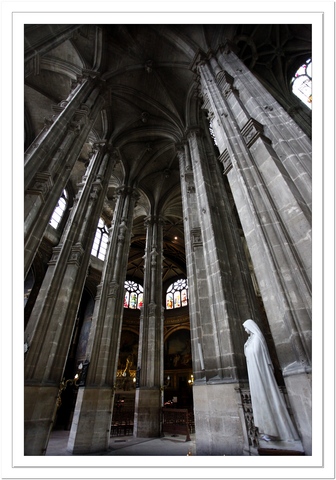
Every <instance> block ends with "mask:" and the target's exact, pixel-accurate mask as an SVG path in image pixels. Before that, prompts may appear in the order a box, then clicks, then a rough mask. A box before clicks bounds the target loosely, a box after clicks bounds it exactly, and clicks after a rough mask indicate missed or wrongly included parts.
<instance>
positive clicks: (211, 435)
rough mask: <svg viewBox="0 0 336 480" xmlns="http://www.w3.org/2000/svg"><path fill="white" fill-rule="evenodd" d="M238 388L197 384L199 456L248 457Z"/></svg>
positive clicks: (197, 449) (231, 384)
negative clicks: (245, 450)
mask: <svg viewBox="0 0 336 480" xmlns="http://www.w3.org/2000/svg"><path fill="white" fill-rule="evenodd" d="M237 386H238V384H236V383H230V384H223V383H222V384H214V385H208V384H207V385H197V386H195V385H194V387H193V397H194V416H195V432H196V455H244V451H243V450H244V436H243V427H242V423H241V418H240V414H239V401H238V396H237V392H236V390H235V388H236V387H237Z"/></svg>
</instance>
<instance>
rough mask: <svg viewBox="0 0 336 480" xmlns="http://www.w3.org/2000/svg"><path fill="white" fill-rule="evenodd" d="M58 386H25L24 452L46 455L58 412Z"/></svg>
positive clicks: (26, 453)
mask: <svg viewBox="0 0 336 480" xmlns="http://www.w3.org/2000/svg"><path fill="white" fill-rule="evenodd" d="M58 390H59V389H58V387H57V386H41V385H36V386H32V385H31V386H25V390H24V396H25V422H24V423H25V430H24V454H25V455H44V454H45V452H46V448H47V444H48V440H49V435H50V431H51V427H52V424H53V417H54V414H55V412H56V399H57V394H58Z"/></svg>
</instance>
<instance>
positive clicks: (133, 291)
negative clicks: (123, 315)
mask: <svg viewBox="0 0 336 480" xmlns="http://www.w3.org/2000/svg"><path fill="white" fill-rule="evenodd" d="M142 306H143V287H142V286H141V285H140V284H139V283H136V282H133V281H131V280H126V281H125V296H124V308H133V309H140V308H141V307H142Z"/></svg>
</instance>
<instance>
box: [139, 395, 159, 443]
mask: <svg viewBox="0 0 336 480" xmlns="http://www.w3.org/2000/svg"><path fill="white" fill-rule="evenodd" d="M161 408H162V399H161V391H160V389H159V388H158V387H157V388H138V389H137V390H136V392H135V415H134V430H133V432H134V436H136V437H143V438H158V437H160V436H161Z"/></svg>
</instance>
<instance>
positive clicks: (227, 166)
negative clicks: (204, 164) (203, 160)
mask: <svg viewBox="0 0 336 480" xmlns="http://www.w3.org/2000/svg"><path fill="white" fill-rule="evenodd" d="M218 160H219V161H220V162H221V163H222V165H223V169H224V172H223V173H224V175H227V174H228V173H229V171H230V170H231V169H232V161H231V157H230V154H229V152H228V150H227V148H226V149H225V150H224V152H223V153H221V155H220V156H219V157H218Z"/></svg>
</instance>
